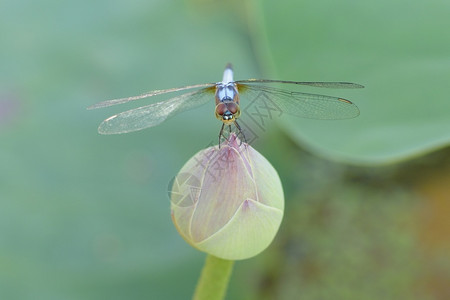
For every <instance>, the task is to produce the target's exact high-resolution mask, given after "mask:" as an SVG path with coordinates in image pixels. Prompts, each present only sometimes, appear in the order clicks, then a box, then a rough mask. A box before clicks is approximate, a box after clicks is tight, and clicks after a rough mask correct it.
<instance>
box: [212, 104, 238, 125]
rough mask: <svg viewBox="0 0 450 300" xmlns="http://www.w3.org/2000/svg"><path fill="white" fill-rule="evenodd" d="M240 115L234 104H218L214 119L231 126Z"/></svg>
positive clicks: (236, 105)
mask: <svg viewBox="0 0 450 300" xmlns="http://www.w3.org/2000/svg"><path fill="white" fill-rule="evenodd" d="M240 115H241V110H240V108H239V105H238V104H237V103H236V102H232V101H229V102H220V103H219V104H217V105H216V118H217V119H219V120H220V121H222V122H223V123H224V124H225V125H231V124H233V123H234V121H235V120H236V119H237V118H239V116H240Z"/></svg>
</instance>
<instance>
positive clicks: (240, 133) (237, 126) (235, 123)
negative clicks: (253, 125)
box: [234, 121, 248, 145]
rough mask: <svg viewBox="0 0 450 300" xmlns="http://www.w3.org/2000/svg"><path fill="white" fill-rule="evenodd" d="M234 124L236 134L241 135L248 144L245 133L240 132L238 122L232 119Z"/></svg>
mask: <svg viewBox="0 0 450 300" xmlns="http://www.w3.org/2000/svg"><path fill="white" fill-rule="evenodd" d="M234 125H235V126H236V128H237V130H238V134H237V136H239V135H240V136H241V137H242V139H243V140H244V142H245V143H246V144H248V143H247V139H246V138H245V135H244V133H243V132H242V129H241V126H239V124H238V122H237V121H234ZM241 145H242V141H241Z"/></svg>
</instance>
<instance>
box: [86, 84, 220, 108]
mask: <svg viewBox="0 0 450 300" xmlns="http://www.w3.org/2000/svg"><path fill="white" fill-rule="evenodd" d="M215 85H216V84H215V83H204V84H196V85H190V86H183V87H178V88H173V89H167V90H155V91H151V92H147V93H144V94H142V95H139V96H133V97H127V98H120V99H114V100H107V101H102V102H99V103H97V104H94V105H91V106H89V107H88V108H87V109H96V108H103V107H108V106H113V105H118V104H123V103H127V102H130V101H135V100H139V99H144V98H149V97H152V96H157V95H162V94H166V93H173V92H180V91H184V90H190V89H195V88H207V87H210V88H212V87H214V86H215Z"/></svg>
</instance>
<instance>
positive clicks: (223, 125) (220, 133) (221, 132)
mask: <svg viewBox="0 0 450 300" xmlns="http://www.w3.org/2000/svg"><path fill="white" fill-rule="evenodd" d="M224 127H225V124H222V127H221V128H220V132H219V149H220V143H221V141H220V140H221V139H222V137H224V136H223V128H224Z"/></svg>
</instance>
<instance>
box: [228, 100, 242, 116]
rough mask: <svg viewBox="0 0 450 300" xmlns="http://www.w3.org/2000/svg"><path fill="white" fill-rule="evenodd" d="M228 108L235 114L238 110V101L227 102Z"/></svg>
mask: <svg viewBox="0 0 450 300" xmlns="http://www.w3.org/2000/svg"><path fill="white" fill-rule="evenodd" d="M226 106H227V108H228V110H229V111H230V113H232V114H233V115H234V114H235V113H236V112H237V111H238V109H239V108H238V106H237V104H236V103H234V102H231V103H227V104H226Z"/></svg>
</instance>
